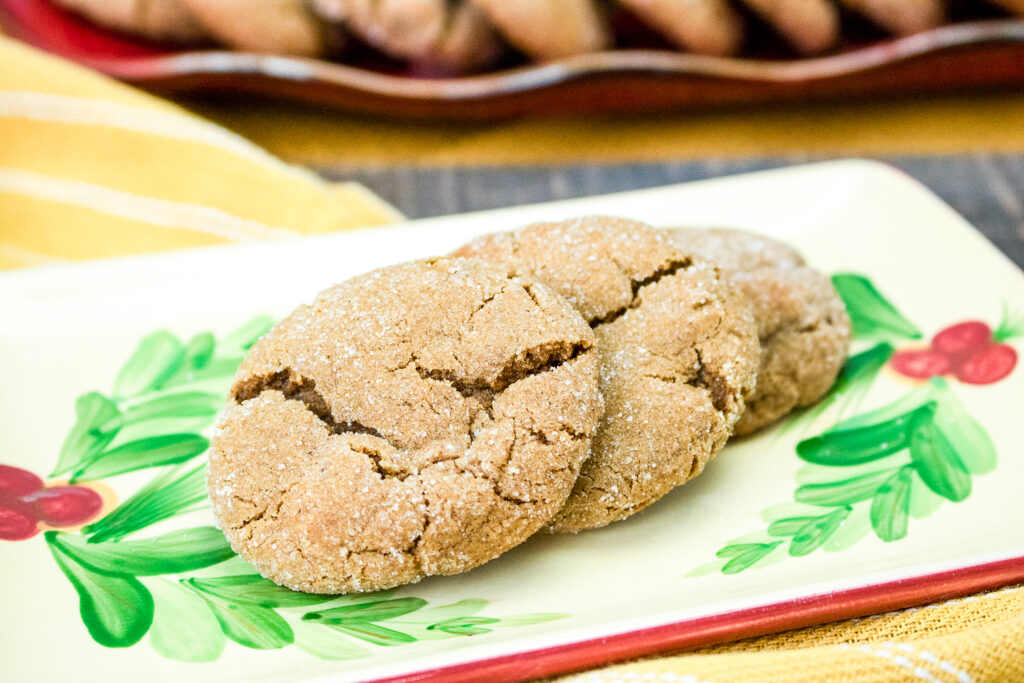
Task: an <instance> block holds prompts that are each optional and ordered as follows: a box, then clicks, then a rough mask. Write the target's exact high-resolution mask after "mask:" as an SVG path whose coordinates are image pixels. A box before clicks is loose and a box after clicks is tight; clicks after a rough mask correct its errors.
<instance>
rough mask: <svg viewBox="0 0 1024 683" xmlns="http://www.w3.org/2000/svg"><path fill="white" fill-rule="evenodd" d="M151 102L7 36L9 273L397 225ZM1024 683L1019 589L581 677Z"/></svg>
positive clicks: (2, 172) (384, 210) (3, 190)
mask: <svg viewBox="0 0 1024 683" xmlns="http://www.w3.org/2000/svg"><path fill="white" fill-rule="evenodd" d="M400 218H401V216H400V215H399V214H398V213H397V212H396V211H395V210H394V209H392V208H391V207H390V206H388V205H386V204H385V203H383V202H382V201H380V200H379V199H378V198H376V197H375V196H374V195H372V194H371V193H369V192H368V191H367V190H365V189H364V188H362V187H360V186H358V185H354V184H340V185H331V184H328V183H325V182H324V181H322V180H320V179H318V178H317V177H315V176H314V175H312V174H310V173H308V172H306V171H303V170H301V169H298V168H295V167H292V166H288V165H286V164H284V163H282V162H280V161H278V160H276V159H275V158H274V157H271V156H270V155H268V154H267V153H266V152H264V151H263V150H262V149H260V148H259V147H256V146H254V145H252V144H250V143H249V142H247V141H246V140H245V139H243V138H241V137H239V136H237V135H235V134H233V133H230V132H228V131H226V130H224V129H222V128H218V127H216V126H214V125H212V124H209V123H207V122H204V121H202V120H201V119H199V118H197V117H195V116H192V115H190V114H188V113H187V112H185V111H184V110H182V109H180V108H178V107H175V106H174V105H171V104H169V103H167V102H164V101H162V100H159V99H156V98H154V97H151V96H148V95H144V94H142V93H139V92H137V91H135V90H132V89H130V88H127V87H125V86H122V85H119V84H116V83H114V82H111V81H110V80H108V79H105V78H103V77H101V76H99V75H97V74H94V73H92V72H89V71H87V70H84V69H81V68H78V67H75V66H72V65H70V64H67V63H65V62H62V61H60V60H57V59H54V58H51V57H47V56H45V55H42V54H40V53H38V52H36V51H34V50H32V49H29V48H27V47H24V46H22V45H19V44H17V43H14V42H12V41H9V40H6V39H4V38H2V37H0V268H11V267H18V266H26V265H34V264H40V263H47V262H51V261H59V260H77V259H89V258H100V257H106V256H117V255H122V254H134V253H140V252H148V251H158V250H162V249H177V248H184V247H190V246H200V245H208V244H223V243H229V242H244V241H251V240H269V239H282V238H287V237H293V236H297V235H299V234H306V233H318V232H326V231H331V230H341V229H345V228H350V227H355V226H366V225H375V224H381V223H387V222H389V221H393V220H398V219H400ZM570 680H573V681H575V682H576V683H618V682H620V681H623V682H625V681H662V682H665V683H699V682H706V683H721V682H726V681H737V682H739V681H780V682H781V681H786V682H789V681H792V682H794V683H810V682H812V681H815V682H816V681H825V680H827V681H877V682H883V681H910V682H919V681H927V682H930V683H936V682H942V683H947V682H948V683H987V682H989V681H991V682H992V683H996V682H999V683H1002V682H1004V681H1007V682H1011V683H1012V682H1013V681H1024V590H1022V589H1021V588H1014V589H1009V590H1003V591H998V592H995V593H988V594H982V595H978V596H971V597H969V598H964V599H960V600H953V601H950V602H946V603H941V604H937V605H929V606H927V607H925V608H915V609H912V610H904V611H902V612H898V613H894V614H886V615H879V616H877V617H872V618H869V619H855V620H851V621H846V622H841V623H838V624H830V625H825V626H819V627H815V628H810V629H804V630H801V631H795V632H791V633H784V634H779V635H775V636H766V637H763V638H756V639H752V640H747V641H741V642H738V643H732V644H726V645H720V646H717V647H714V648H708V649H705V650H702V651H698V652H693V653H688V654H683V655H677V656H671V657H665V656H663V657H660V658H655V659H649V660H644V661H640V662H634V663H631V664H626V665H621V666H616V667H610V668H606V669H602V670H599V671H593V672H590V673H586V674H582V675H579V676H575V677H572V679H570Z"/></svg>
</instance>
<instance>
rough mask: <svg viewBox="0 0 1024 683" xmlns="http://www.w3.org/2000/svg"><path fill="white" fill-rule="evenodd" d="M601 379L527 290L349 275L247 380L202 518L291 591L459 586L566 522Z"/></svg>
mask: <svg viewBox="0 0 1024 683" xmlns="http://www.w3.org/2000/svg"><path fill="white" fill-rule="evenodd" d="M598 377H599V361H598V357H597V351H596V349H595V346H594V335H593V332H592V331H591V329H590V328H589V326H588V325H587V324H586V322H585V321H584V320H583V319H582V318H581V317H580V315H579V314H578V313H577V312H576V311H574V310H573V309H572V307H571V306H570V305H569V304H568V303H567V302H566V301H565V300H564V299H562V298H561V297H560V296H558V295H557V294H556V293H555V292H553V291H552V290H551V289H550V288H548V287H547V286H545V285H543V284H541V283H539V282H538V281H536V280H535V279H534V278H532V277H529V276H525V275H524V276H516V275H513V274H511V273H509V271H508V270H507V269H505V268H502V267H499V266H495V265H493V264H488V263H484V262H481V261H472V260H466V259H451V258H449V259H435V260H428V261H417V262H413V263H407V264H402V265H397V266H392V267H389V268H384V269H381V270H377V271H374V272H372V273H369V274H366V275H363V276H360V277H357V278H354V279H352V280H349V281H348V282H345V283H343V284H341V285H338V286H336V287H333V288H331V289H328V290H327V291H325V292H323V293H321V294H320V295H318V296H317V297H316V299H315V300H314V301H313V303H312V304H310V305H308V306H302V307H300V308H299V309H298V310H296V311H295V312H294V313H292V314H291V315H290V316H289V317H288V318H286V319H285V320H283V321H282V322H281V323H279V324H278V325H277V326H275V327H274V328H273V329H272V330H271V331H270V332H268V333H267V335H266V336H264V337H263V338H262V339H261V340H260V341H259V342H257V343H256V344H255V345H254V346H253V348H252V350H251V351H250V355H249V357H248V358H246V360H245V361H244V362H243V363H242V366H241V368H240V369H239V371H238V375H237V376H236V379H235V384H234V387H233V389H232V392H231V395H232V400H231V403H230V404H229V406H228V408H227V409H226V411H225V412H224V414H223V416H222V418H221V419H220V421H219V424H218V430H217V433H216V435H215V437H214V439H213V444H212V450H211V456H210V465H209V488H210V497H211V499H212V501H213V507H214V512H215V513H216V516H217V519H218V522H219V525H220V527H221V528H222V529H223V531H224V533H225V535H226V536H227V538H228V540H229V541H230V542H231V545H232V548H234V549H235V551H236V552H238V553H239V554H240V555H242V556H243V557H244V558H245V559H247V560H248V561H249V562H250V563H252V565H253V566H254V567H256V568H257V569H258V570H259V572H260V573H261V574H263V575H264V576H266V577H267V578H269V579H272V580H273V581H276V582H277V583H279V584H282V585H284V586H287V587H289V588H292V589H295V590H301V591H307V592H315V593H343V592H351V591H375V590H381V589H385V588H390V587H393V586H398V585H401V584H405V583H410V582H413V581H417V580H419V579H421V578H423V577H424V576H430V575H437V574H455V573H459V572H463V571H466V570H468V569H471V568H473V567H475V566H477V565H479V564H482V563H484V562H487V561H488V560H491V559H493V558H495V557H497V556H498V555H500V554H501V553H503V552H505V551H506V550H508V549H510V548H512V547H513V546H515V545H517V544H519V543H520V542H522V541H523V540H525V539H526V538H527V537H528V536H530V535H531V534H532V533H534V532H535V531H537V530H538V529H539V528H541V527H542V526H543V525H544V524H545V523H546V522H547V520H549V519H550V518H551V517H552V516H553V515H554V514H555V513H556V512H557V511H558V510H559V509H560V508H561V507H562V505H563V504H564V502H565V500H566V498H567V496H568V495H569V493H570V491H571V490H572V487H573V483H574V482H575V481H576V477H577V475H578V473H579V469H580V466H581V464H582V463H583V461H584V460H585V458H586V457H587V455H588V453H589V451H590V443H591V438H592V435H593V434H594V432H595V430H596V428H597V423H598V420H599V419H600V416H601V414H602V403H601V397H600V393H599V391H598Z"/></svg>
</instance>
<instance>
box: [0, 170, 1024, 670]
mask: <svg viewBox="0 0 1024 683" xmlns="http://www.w3.org/2000/svg"><path fill="white" fill-rule="evenodd" d="M586 213H606V214H617V215H623V216H628V217H632V218H637V219H640V220H645V221H648V222H650V223H653V224H655V225H660V226H666V227H668V226H676V225H683V224H687V225H709V226H710V225H714V226H734V227H738V228H745V229H749V230H756V231H759V232H763V233H765V234H768V235H773V236H775V237H779V238H781V239H784V240H787V241H789V242H791V243H792V244H794V245H795V246H797V247H798V248H799V249H800V250H801V251H803V252H804V253H805V255H806V256H807V257H808V259H809V260H810V261H811V262H812V263H813V264H815V265H816V266H817V267H819V268H820V269H822V270H824V271H826V272H828V273H830V274H831V275H832V279H833V282H834V283H835V285H836V287H837V289H838V290H839V292H840V294H841V295H842V297H843V299H844V300H845V301H846V304H847V307H848V309H849V311H850V314H851V317H852V319H853V323H854V331H855V340H854V344H853V346H852V348H851V353H850V357H849V359H848V361H847V363H846V365H845V367H844V369H843V372H842V374H841V375H840V378H839V380H838V382H837V383H836V386H835V387H834V389H833V390H832V392H831V393H830V394H829V395H828V396H827V397H826V398H825V399H824V400H823V401H822V402H821V403H820V404H818V405H817V406H814V407H812V408H810V409H807V410H805V411H803V412H800V413H798V414H795V415H793V416H791V417H789V418H788V419H786V420H784V421H783V422H782V423H780V424H778V425H776V426H774V427H773V428H771V429H768V430H766V431H763V432H761V433H758V434H756V435H754V436H752V437H748V438H745V439H741V440H736V441H735V442H733V443H731V444H730V445H728V446H727V447H726V449H725V450H724V451H723V452H722V454H720V455H719V457H718V458H716V459H715V460H714V461H713V462H712V463H711V464H710V465H709V466H708V468H707V469H706V471H705V473H704V474H703V475H701V476H700V477H699V478H698V479H696V480H694V481H693V482H692V483H690V484H688V485H686V486H684V487H682V488H681V489H679V490H677V491H675V492H673V493H672V494H670V495H669V496H667V497H666V498H665V499H663V500H662V501H660V502H659V503H658V504H656V505H654V506H652V507H651V508H649V509H648V510H647V511H645V512H643V513H641V514H638V515H636V516H635V517H633V518H631V519H629V520H627V521H624V522H620V523H616V524H613V525H611V526H610V527H607V528H605V529H600V530H595V531H591V532H586V533H582V534H579V535H575V536H549V535H539V536H537V537H535V538H533V539H530V540H529V541H528V542H526V543H525V544H523V545H522V546H520V547H519V548H516V549H515V550H513V551H511V552H509V553H506V554H505V555H503V556H502V557H500V558H498V559H497V560H495V561H493V562H491V563H489V564H487V565H485V566H483V567H481V568H478V569H476V570H473V571H471V572H469V573H466V574H463V575H459V576H452V577H434V578H430V579H427V580H424V581H423V582H421V583H418V584H415V585H412V586H406V587H402V588H399V589H396V590H393V591H387V592H384V593H375V594H364V595H356V596H340V597H332V596H310V595H304V594H298V593H293V592H291V591H288V590H285V589H282V588H280V587H278V586H275V585H274V584H272V583H270V582H269V581H266V580H265V579H262V578H261V577H260V576H258V575H257V574H256V573H255V572H254V571H253V570H252V569H251V568H250V567H249V565H247V564H246V563H245V562H244V561H243V560H241V559H240V558H238V557H237V556H235V555H234V554H233V553H232V552H231V550H230V548H229V547H228V546H227V544H226V542H225V541H224V539H223V537H222V536H221V534H220V532H218V531H217V530H216V529H215V528H214V527H213V517H212V514H211V512H210V507H209V502H208V500H207V496H206V490H205V464H204V462H205V460H204V459H205V454H206V450H207V447H208V445H209V437H210V429H211V425H212V424H213V421H214V420H215V418H216V415H217V412H218V411H219V410H220V408H221V406H222V405H223V401H224V397H225V395H226V391H227V388H228V385H229V384H230V381H231V378H232V375H233V373H234V370H235V368H236V367H237V365H238V363H239V362H240V361H241V359H242V358H243V357H244V355H245V353H246V349H247V348H248V347H249V346H250V345H251V344H252V343H253V342H254V341H255V339H257V338H258V337H259V336H260V335H261V334H262V333H263V332H264V331H265V330H266V329H267V328H268V327H269V326H270V325H271V324H273V322H274V321H275V320H277V319H279V318H280V317H282V316H283V315H285V314H287V313H288V312H289V311H290V310H291V309H292V308H294V307H295V306H296V305H298V304H300V303H302V302H305V301H308V300H310V299H311V298H312V296H313V295H314V294H315V293H316V292H317V291H319V290H320V289H323V288H325V287H327V286H329V285H331V284H333V283H336V282H338V281H340V280H342V279H345V278H347V277H349V276H351V275H355V274H357V273H358V272H362V271H365V270H366V269H369V268H372V267H376V266H383V265H386V264H390V263H394V262H397V261H402V260H407V259H412V258H418V257H423V256H429V255H433V254H438V253H444V252H447V251H450V250H451V249H453V248H455V247H457V246H458V245H460V244H461V243H463V242H465V241H466V240H467V239H469V238H471V237H473V236H476V235H479V234H482V233H484V232H490V231H494V230H499V229H503V228H513V227H517V226H520V225H523V224H526V223H529V222H532V221H535V220H551V219H558V218H566V217H570V216H575V215H580V214H586ZM0 319H3V320H4V321H5V325H4V326H3V327H2V328H0V376H2V377H3V378H4V389H3V391H2V392H0V428H2V433H3V444H4V448H3V452H2V457H0V461H2V463H0V563H2V566H3V576H4V581H3V582H2V583H0V605H2V610H3V611H2V617H3V619H4V622H5V623H7V624H9V625H11V626H12V627H11V628H8V629H7V630H6V631H5V637H4V639H3V640H2V642H0V656H2V657H3V661H4V672H5V675H7V676H10V677H11V679H12V680H103V681H134V680H137V678H138V677H139V675H140V672H143V671H144V672H145V675H146V677H147V678H148V679H151V680H155V681H160V680H180V679H182V678H185V677H187V678H188V679H189V680H193V681H229V680H239V679H242V678H245V679H259V680H271V679H273V680H279V679H280V680H297V681H299V680H301V681H305V680H332V681H337V680H367V679H392V680H448V681H454V680H480V679H483V678H487V679H489V680H518V679H525V678H530V677H536V676H542V675H551V674H555V673H559V672H564V671H570V670H574V669H578V668H581V667H586V666H593V665H597V664H601V663H606V662H610V661H614V660H616V659H622V658H626V657H632V656H637V655H642V654H647V653H652V652H657V651H659V650H664V649H667V648H679V647H687V646H697V645H705V644H710V643H714V642H721V641H725V640H732V639H736V638H741V637H747V636H751V635H755V634H759V633H768V632H772V631H778V630H783V629H787V628H794V627H798V626H803V625H808V624H813V623H820V622H824V621H830V620H834V619H841V618H847V617H852V616H858V615H863V614H868V613H872V612H877V611H883V610H888V609H894V608H898V607H905V606H909V605H912V604H917V603H921V602H925V601H930V600H936V599H940V598H944V597H953V596H956V595H962V594H965V593H969V592H974V591H978V590H983V589H987V588H994V587H997V586H1000V585H1006V584H1008V583H1011V582H1014V581H1021V580H1024V513H1022V512H1021V508H1020V506H1019V483H1020V482H1021V481H1024V434H1022V432H1021V430H1020V429H1019V426H1018V422H1019V414H1020V406H1021V401H1022V399H1024V370H1021V368H1020V367H1019V363H1018V358H1019V355H1020V353H1021V352H1022V350H1024V276H1022V274H1021V272H1020V271H1019V270H1018V269H1017V268H1016V267H1015V266H1013V265H1012V264H1011V263H1010V262H1009V261H1008V260H1007V259H1006V258H1005V257H1003V256H1002V255H1001V254H1000V253H998V252H997V251H996V250H995V249H994V248H993V247H992V246H991V245H990V244H988V243H987V242H986V241H985V240H984V238H982V237H981V236H980V235H979V234H978V233H977V232H976V231H974V229H973V228H971V227H970V226H969V225H967V224H966V223H965V222H964V221H963V219H961V218H960V217H959V216H957V215H956V214H955V213H954V212H953V211H952V210H951V209H949V208H948V207H946V206H945V205H943V204H942V203H941V202H940V201H939V200H938V199H936V198H935V197H934V196H933V195H931V194H930V193H929V192H928V191H927V190H925V189H924V188H922V187H920V186H919V185H917V184H916V183H915V182H914V181H912V180H910V179H909V178H907V177H905V176H903V175H902V174H900V173H899V172H897V171H894V170H892V169H889V168H887V167H884V166H880V165H878V164H874V163H869V162H861V161H849V162H834V163H830V164H822V165H816V166H808V167H802V168H794V169H788V170H783V171H772V172H767V173H759V174H753V175H749V176H740V177H736V178H727V179H720V180H714V181H707V182H701V183H695V184H691V185H680V186H673V187H666V188H659V189H654V190H645V191H641V192H632V193H625V194H619V195H610V196H605V197H594V198H588V199H581V200H573V201H567V202H558V203H553V204H547V205H538V206H530V207H519V208H514V209H506V210H500V211H492V212H487V213H481V214H470V215H464V216H456V217H447V218H438V219H430V220H424V221H417V222H414V223H410V224H407V225H403V226H398V227H393V228H382V229H373V230H365V231H353V232H348V233H344V234H337V235H330V236H322V237H314V238H307V239H302V240H295V241H291V242H279V243H274V244H258V245H247V246H236V247H224V248H212V249H202V250H191V251H184V252H178V253H166V254H159V255H152V256H144V257H135V258H127V259H118V260H110V261H103V262H93V263H87V264H81V265H74V266H60V267H56V266H55V267H46V268H40V269H35V270H30V271H29V270H26V271H21V272H14V273H7V274H3V275H0Z"/></svg>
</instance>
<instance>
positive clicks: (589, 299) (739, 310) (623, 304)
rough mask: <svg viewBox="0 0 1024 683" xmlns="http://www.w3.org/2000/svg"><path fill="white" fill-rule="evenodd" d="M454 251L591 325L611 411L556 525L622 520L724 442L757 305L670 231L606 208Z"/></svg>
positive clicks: (749, 369) (575, 527)
mask: <svg viewBox="0 0 1024 683" xmlns="http://www.w3.org/2000/svg"><path fill="white" fill-rule="evenodd" d="M456 253H457V255H459V256H470V257H477V258H485V259H488V260H491V261H495V262H499V263H502V264H505V265H506V266H507V267H508V268H509V269H511V270H512V271H513V272H515V273H517V274H526V273H530V274H533V275H536V276H537V277H538V278H540V279H541V280H542V281H543V282H545V283H546V284H548V285H550V286H551V287H552V288H553V289H554V290H555V291H556V292H558V293H559V294H561V295H562V296H564V297H565V298H566V299H568V301H569V302H570V303H572V305H573V306H575V307H576V309H577V310H578V311H579V312H580V313H581V314H582V315H583V317H584V318H585V319H586V320H587V321H588V322H589V323H590V326H591V327H592V328H593V329H594V333H595V335H596V338H597V349H598V352H599V353H600V355H601V394H602V396H603V397H604V403H605V415H604V418H603V419H602V421H601V424H600V426H599V427H598V430H597V434H596V435H595V436H594V444H593V447H592V449H591V456H590V459H589V460H587V462H586V463H584V465H583V469H582V470H581V472H580V477H579V479H578V480H577V482H576V486H575V487H574V488H573V491H572V495H571V496H569V500H568V501H566V504H565V507H563V508H562V510H561V511H559V513H558V514H557V515H556V516H555V517H554V518H553V519H552V521H551V523H550V524H549V529H550V530H551V531H555V532H565V531H580V530H582V529H589V528H593V527H599V526H604V525H606V524H609V523H611V522H614V521H616V520H620V519H625V518H626V517H629V516H630V515H632V514H634V513H636V512H638V511H640V510H642V509H643V508H645V507H647V506H648V505H650V504H651V503H653V502H654V501H656V500H658V499H659V498H661V497H662V496H663V495H665V494H666V493H668V492H669V491H670V490H672V489H673V488H675V487H676V486H679V485H680V484H684V483H685V482H687V481H689V480H690V479H692V478H693V477H695V476H697V475H698V474H700V472H701V471H702V470H703V469H704V466H705V465H706V464H707V462H708V461H709V460H711V458H713V457H714V456H715V455H716V454H717V453H718V452H719V451H720V450H721V449H722V446H723V445H725V442H726V439H728V438H729V435H730V434H731V433H732V428H733V425H734V424H735V423H736V420H737V419H739V416H740V414H741V413H742V412H743V407H744V397H745V396H746V395H747V394H749V393H750V392H751V391H752V390H753V387H754V382H755V378H756V372H757V364H758V354H759V349H758V343H757V330H756V328H755V325H754V320H753V317H752V315H751V312H750V308H749V307H748V306H747V304H746V302H745V301H744V300H743V298H742V296H741V295H740V294H739V293H738V292H737V291H736V290H735V289H734V288H732V287H731V286H730V285H729V284H728V282H727V281H726V280H724V279H722V278H721V277H720V276H719V274H718V271H717V269H716V268H715V266H713V265H711V264H709V263H706V262H702V261H698V260H696V259H694V258H692V257H691V256H690V255H689V254H688V253H687V252H685V251H684V250H680V249H678V248H677V247H675V246H674V245H673V244H672V242H671V241H670V240H669V237H668V234H667V233H665V232H663V231H659V230H655V229H653V228H651V227H649V226H647V225H644V224H643V223H638V222H636V221H630V220H625V219H622V218H609V217H603V216H590V217H586V218H580V219H577V220H572V221H566V222H562V223H541V224H537V225H531V226H529V227H526V228H523V229H522V230H519V231H516V232H512V233H503V234H495V235H489V236H486V237H483V238H480V239H478V240H476V241H474V242H471V243H470V244H468V245H466V246H465V247H463V248H462V249H460V250H459V251H458V252H456Z"/></svg>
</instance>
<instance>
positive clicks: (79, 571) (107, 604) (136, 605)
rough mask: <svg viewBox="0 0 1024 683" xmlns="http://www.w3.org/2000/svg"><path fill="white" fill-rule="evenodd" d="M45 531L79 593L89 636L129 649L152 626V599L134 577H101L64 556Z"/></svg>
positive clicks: (80, 608) (65, 571)
mask: <svg viewBox="0 0 1024 683" xmlns="http://www.w3.org/2000/svg"><path fill="white" fill-rule="evenodd" d="M56 535H57V533H56V532H54V531H48V532H46V542H47V545H49V547H50V552H51V553H52V554H53V559H54V560H55V561H56V563H57V566H58V567H60V569H61V571H62V572H64V575H65V576H66V577H67V578H68V581H70V582H71V585H72V586H74V588H75V592H76V593H78V601H79V612H80V613H81V615H82V622H83V623H84V624H85V627H86V628H87V629H88V630H89V635H91V636H92V637H93V640H95V641H96V642H97V643H99V644H100V645H105V646H106V647H129V646H131V645H134V644H135V643H137V642H139V640H141V639H142V637H143V636H144V635H146V631H148V630H149V626H150V624H152V623H153V596H152V595H150V592H149V591H148V590H147V589H146V587H145V586H143V585H142V582H140V581H139V580H138V579H136V578H135V577H134V576H129V575H126V574H101V573H99V572H96V571H93V570H92V569H89V568H88V567H85V566H84V565H82V564H79V563H78V562H77V561H76V559H75V558H74V557H73V556H71V555H68V554H67V553H65V552H64V551H63V550H62V549H61V548H60V547H59V545H58V544H56V543H55V542H54V538H55V537H56Z"/></svg>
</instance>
